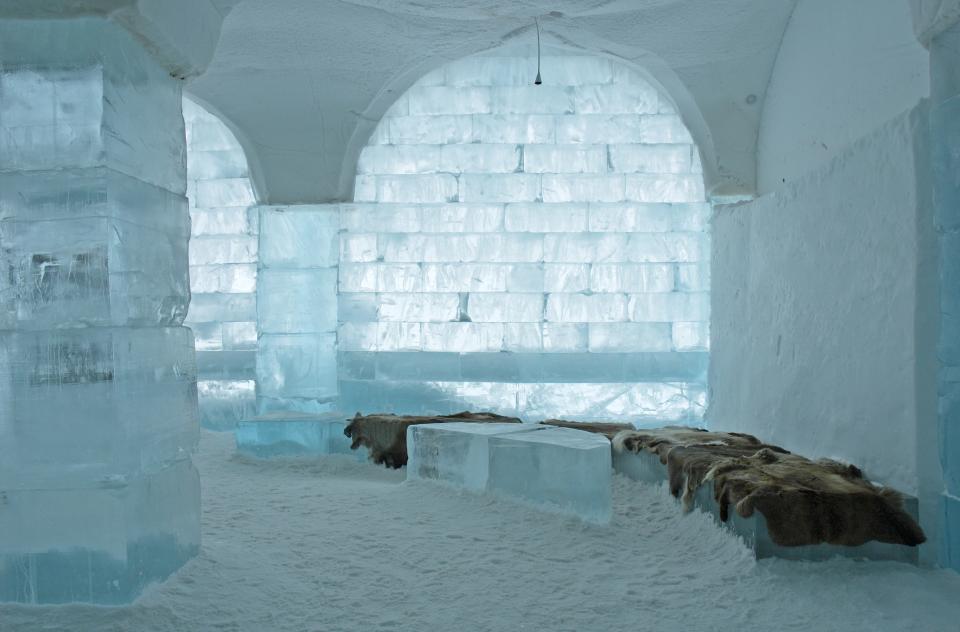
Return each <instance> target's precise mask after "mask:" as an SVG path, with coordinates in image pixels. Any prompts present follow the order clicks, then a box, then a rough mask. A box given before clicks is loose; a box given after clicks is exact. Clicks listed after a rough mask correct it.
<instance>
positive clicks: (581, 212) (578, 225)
mask: <svg viewBox="0 0 960 632" xmlns="http://www.w3.org/2000/svg"><path fill="white" fill-rule="evenodd" d="M504 219H505V225H506V229H507V230H508V231H510V232H516V233H580V232H586V230H587V205H586V204H508V205H507V211H506V216H505V218H504Z"/></svg>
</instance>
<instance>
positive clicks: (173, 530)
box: [0, 18, 200, 603]
mask: <svg viewBox="0 0 960 632" xmlns="http://www.w3.org/2000/svg"><path fill="white" fill-rule="evenodd" d="M183 125H184V124H183V118H182V115H181V89H180V83H179V81H178V80H177V79H175V78H173V77H171V76H170V75H169V73H167V72H166V71H165V70H164V69H163V68H162V67H161V66H160V65H159V64H158V63H157V62H156V61H154V60H153V59H152V58H151V56H150V55H148V54H147V53H146V52H145V50H144V49H143V48H142V47H141V46H140V45H139V44H138V43H137V42H136V41H135V40H134V39H133V37H132V36H131V35H129V34H128V33H127V32H126V31H124V30H123V29H122V28H120V27H119V26H117V25H115V24H113V23H112V22H110V21H107V20H103V19H94V18H89V19H73V20H50V21H32V20H31V21H16V20H12V21H0V600H4V601H19V602H29V603H57V602H69V601H81V602H92V603H124V602H129V601H131V600H132V599H133V598H135V597H136V596H137V595H138V594H139V592H140V591H141V589H142V588H143V587H144V586H145V585H146V584H147V583H149V582H151V581H155V580H158V579H162V578H165V577H166V576H168V575H169V574H170V573H171V572H173V571H174V570H176V569H177V568H179V567H180V566H181V565H182V564H183V563H184V562H185V561H186V560H188V559H189V558H190V557H191V556H193V555H195V554H196V553H197V551H198V548H199V543H200V527H199V512H200V497H199V479H198V476H197V472H196V470H195V468H194V466H193V464H192V461H191V459H190V453H191V452H192V450H193V449H194V448H195V446H196V442H197V438H198V424H197V390H196V360H195V357H194V344H193V336H192V334H191V332H190V330H189V329H186V328H184V327H182V326H181V323H182V322H183V318H184V315H185V314H186V311H187V306H188V304H189V301H190V292H189V280H188V273H187V242H188V240H189V233H190V223H189V214H188V211H187V201H186V198H185V197H184V193H185V186H186V180H185V149H184V126H183Z"/></svg>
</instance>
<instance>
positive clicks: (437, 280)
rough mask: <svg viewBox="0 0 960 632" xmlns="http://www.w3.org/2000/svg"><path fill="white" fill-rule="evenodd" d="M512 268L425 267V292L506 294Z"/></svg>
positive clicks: (476, 265) (472, 265)
mask: <svg viewBox="0 0 960 632" xmlns="http://www.w3.org/2000/svg"><path fill="white" fill-rule="evenodd" d="M509 272H510V268H509V267H508V266H505V265H498V264H493V263H467V264H457V263H440V264H424V265H423V291H425V292H504V291H506V289H507V275H508V273H509Z"/></svg>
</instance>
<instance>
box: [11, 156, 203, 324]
mask: <svg viewBox="0 0 960 632" xmlns="http://www.w3.org/2000/svg"><path fill="white" fill-rule="evenodd" d="M54 221H55V222H56V224H57V227H58V230H51V225H52V222H54ZM189 226H190V224H189V215H188V214H187V208H186V200H184V199H183V197H181V196H179V195H176V194H173V193H171V192H169V191H167V190H164V189H161V188H158V187H155V186H152V185H148V184H146V183H144V182H142V181H140V180H136V179H134V178H130V177H128V176H125V175H122V174H119V173H117V172H116V171H112V170H110V169H105V168H93V169H70V170H63V171H32V172H17V173H4V174H0V243H2V248H0V269H2V270H3V274H2V275H0V329H4V328H14V327H15V328H18V329H44V328H48V327H53V326H56V327H65V326H124V325H128V326H157V325H160V326H170V325H179V324H180V323H181V322H182V321H183V318H184V316H185V315H186V312H187V304H188V302H189V300H190V292H189V287H188V278H187V268H186V246H187V239H188V237H189V234H190V232H189V231H190V228H189Z"/></svg>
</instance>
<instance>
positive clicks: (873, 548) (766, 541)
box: [613, 450, 919, 564]
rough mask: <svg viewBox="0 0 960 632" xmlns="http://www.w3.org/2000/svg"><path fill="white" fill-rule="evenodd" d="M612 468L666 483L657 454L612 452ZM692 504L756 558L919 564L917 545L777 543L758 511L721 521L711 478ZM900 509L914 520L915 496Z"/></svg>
mask: <svg viewBox="0 0 960 632" xmlns="http://www.w3.org/2000/svg"><path fill="white" fill-rule="evenodd" d="M613 470H614V471H615V472H617V473H618V474H623V475H624V476H627V477H628V478H631V479H633V480H635V481H640V482H643V483H652V484H656V485H659V484H661V483H664V482H667V478H668V477H667V466H666V465H664V464H662V463H660V457H658V456H657V455H655V454H652V453H649V452H640V453H634V452H629V451H623V452H618V451H616V450H614V451H613ZM693 505H694V507H696V508H698V509H700V510H701V511H705V512H706V513H708V514H710V515H712V516H713V517H714V519H715V520H716V521H717V523H718V524H720V525H722V526H723V527H725V528H727V529H729V530H730V531H732V532H733V533H735V534H736V535H738V536H739V537H741V538H743V540H744V542H745V543H746V544H747V546H748V547H749V548H750V549H751V550H752V551H753V553H754V555H755V556H756V557H757V559H762V558H766V557H779V558H783V559H788V560H807V561H822V560H828V559H831V558H834V557H846V558H853V559H870V560H890V561H896V562H905V563H908V564H918V563H919V548H918V547H915V546H905V545H901V544H888V543H885V542H877V541H873V542H867V543H866V544H863V545H861V546H840V545H834V544H826V543H822V544H816V545H807V546H780V545H778V544H776V543H775V542H774V541H773V540H772V539H771V537H770V533H769V531H768V530H767V521H766V518H764V516H763V514H762V513H760V512H759V511H756V512H754V514H753V515H752V516H750V517H749V518H744V517H742V516H741V515H740V514H738V513H737V512H736V511H735V510H732V511H730V516H729V520H728V521H727V522H725V523H724V522H721V520H720V505H719V504H718V503H717V501H716V500H715V498H714V493H713V481H709V482H706V483H704V484H703V485H701V486H700V487H699V489H697V492H696V494H695V495H694V497H693ZM904 509H905V510H906V512H907V513H908V514H910V515H911V516H912V517H913V518H914V519H917V518H918V514H919V508H918V504H917V499H916V498H914V497H904Z"/></svg>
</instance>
